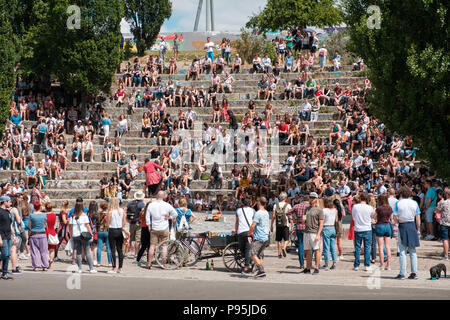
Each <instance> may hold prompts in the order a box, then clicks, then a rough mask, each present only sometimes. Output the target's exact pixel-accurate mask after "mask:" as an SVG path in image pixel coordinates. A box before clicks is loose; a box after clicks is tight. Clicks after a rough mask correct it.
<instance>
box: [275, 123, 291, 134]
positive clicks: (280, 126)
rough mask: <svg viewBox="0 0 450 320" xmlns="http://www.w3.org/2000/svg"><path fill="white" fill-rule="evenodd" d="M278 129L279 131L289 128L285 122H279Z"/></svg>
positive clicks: (285, 130)
mask: <svg viewBox="0 0 450 320" xmlns="http://www.w3.org/2000/svg"><path fill="white" fill-rule="evenodd" d="M278 130H279V131H280V132H287V131H288V130H289V127H288V125H287V124H280V125H278Z"/></svg>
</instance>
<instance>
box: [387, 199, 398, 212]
mask: <svg viewBox="0 0 450 320" xmlns="http://www.w3.org/2000/svg"><path fill="white" fill-rule="evenodd" d="M397 201H398V200H397V198H395V197H389V198H388V203H389V206H390V207H391V208H392V212H394V209H395V204H396V203H397Z"/></svg>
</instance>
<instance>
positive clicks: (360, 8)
mask: <svg viewBox="0 0 450 320" xmlns="http://www.w3.org/2000/svg"><path fill="white" fill-rule="evenodd" d="M343 5H344V10H345V12H346V17H345V18H346V23H347V24H348V26H349V28H350V37H351V40H350V44H349V49H350V50H351V51H353V52H354V53H355V54H357V55H361V56H362V57H363V58H364V59H365V63H366V64H367V65H368V67H369V70H368V76H369V79H370V80H371V81H372V84H373V88H374V89H373V90H372V93H371V96H370V97H369V99H370V100H369V101H370V103H371V110H372V111H373V113H374V114H375V115H376V116H377V117H378V118H380V120H381V121H383V122H384V123H385V124H386V125H387V127H388V128H389V129H390V130H392V131H396V132H398V133H399V134H402V135H410V136H411V137H412V138H413V141H414V143H415V145H416V146H418V147H419V155H420V156H421V158H422V157H423V158H425V159H426V160H428V161H427V162H428V164H429V165H430V166H431V168H433V169H435V170H436V171H437V173H438V174H439V175H440V176H441V177H443V178H447V179H448V178H450V148H449V142H450V112H449V105H450V103H449V92H450V88H449V78H450V77H449V67H450V55H449V50H448V39H449V34H448V33H449V25H448V21H449V19H448V11H447V10H448V9H447V6H446V5H445V2H443V1H440V0H403V1H398V0H344V3H343ZM370 5H377V6H379V8H380V12H381V20H380V23H381V24H380V28H379V29H376V28H369V27H372V26H373V25H374V24H373V20H372V19H373V18H376V17H374V16H373V13H372V16H371V15H369V14H367V9H368V8H369V6H370ZM368 20H369V23H367V22H368ZM412 22H413V23H412Z"/></svg>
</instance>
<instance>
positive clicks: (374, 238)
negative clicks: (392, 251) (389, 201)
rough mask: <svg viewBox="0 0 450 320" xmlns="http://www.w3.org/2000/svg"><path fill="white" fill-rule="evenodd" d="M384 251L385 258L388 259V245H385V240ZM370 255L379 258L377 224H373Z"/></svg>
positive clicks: (373, 258) (374, 258)
mask: <svg viewBox="0 0 450 320" xmlns="http://www.w3.org/2000/svg"><path fill="white" fill-rule="evenodd" d="M383 253H384V259H385V260H386V259H387V254H386V246H385V245H384V241H383ZM370 255H371V257H372V260H376V259H377V233H376V225H375V224H373V225H372V249H371V252H370Z"/></svg>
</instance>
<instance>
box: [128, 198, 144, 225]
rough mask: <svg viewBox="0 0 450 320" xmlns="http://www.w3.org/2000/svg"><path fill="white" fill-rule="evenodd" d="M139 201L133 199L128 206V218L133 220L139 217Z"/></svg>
mask: <svg viewBox="0 0 450 320" xmlns="http://www.w3.org/2000/svg"><path fill="white" fill-rule="evenodd" d="M140 211H141V210H139V201H137V200H133V201H131V202H130V203H129V204H128V206H127V218H128V219H129V220H131V221H135V220H137V219H139V213H140Z"/></svg>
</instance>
